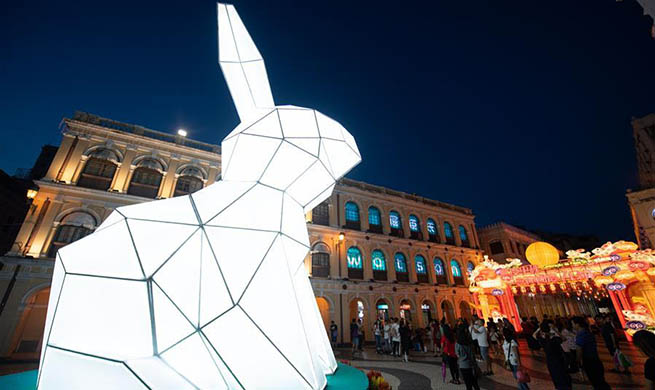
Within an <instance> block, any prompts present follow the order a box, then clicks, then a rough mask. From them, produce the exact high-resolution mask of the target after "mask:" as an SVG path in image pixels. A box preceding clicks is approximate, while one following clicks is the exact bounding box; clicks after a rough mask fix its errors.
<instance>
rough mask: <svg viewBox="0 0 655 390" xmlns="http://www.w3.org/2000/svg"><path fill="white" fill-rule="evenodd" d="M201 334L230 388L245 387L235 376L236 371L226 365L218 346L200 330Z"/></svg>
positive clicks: (236, 389) (237, 389) (235, 389)
mask: <svg viewBox="0 0 655 390" xmlns="http://www.w3.org/2000/svg"><path fill="white" fill-rule="evenodd" d="M199 335H200V339H201V340H202V342H203V343H204V344H205V346H206V347H207V351H208V352H209V355H210V356H211V357H212V360H213V361H214V364H215V365H216V368H217V369H218V372H219V374H221V377H222V378H223V380H224V381H225V383H226V384H227V387H228V389H234V390H239V389H243V386H241V383H240V382H239V380H238V379H237V377H236V376H235V375H236V373H234V372H233V371H231V370H230V368H229V367H228V366H226V365H225V362H224V361H223V358H222V357H221V356H220V355H218V354H217V353H216V347H214V346H213V345H212V344H211V343H210V342H209V340H207V338H206V337H205V335H204V334H203V333H202V332H200V333H199ZM242 375H243V374H242Z"/></svg>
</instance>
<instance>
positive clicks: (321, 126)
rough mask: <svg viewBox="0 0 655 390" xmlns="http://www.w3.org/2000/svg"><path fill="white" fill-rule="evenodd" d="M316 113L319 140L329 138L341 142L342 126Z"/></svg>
mask: <svg viewBox="0 0 655 390" xmlns="http://www.w3.org/2000/svg"><path fill="white" fill-rule="evenodd" d="M315 112H316V122H317V123H318V132H319V134H320V135H321V138H331V139H334V140H338V141H343V140H344V139H343V131H342V130H343V126H341V124H340V123H339V122H337V121H335V120H334V119H332V118H330V117H328V116H325V115H323V114H321V113H320V112H318V111H315Z"/></svg>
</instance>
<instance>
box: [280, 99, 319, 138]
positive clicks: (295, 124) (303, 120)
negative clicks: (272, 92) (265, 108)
mask: <svg viewBox="0 0 655 390" xmlns="http://www.w3.org/2000/svg"><path fill="white" fill-rule="evenodd" d="M277 111H278V114H279V115H280V122H281V123H282V133H284V137H285V138H286V137H316V138H317V137H319V134H318V127H316V117H315V116H314V110H310V109H308V108H302V107H295V106H281V107H278V110H277Z"/></svg>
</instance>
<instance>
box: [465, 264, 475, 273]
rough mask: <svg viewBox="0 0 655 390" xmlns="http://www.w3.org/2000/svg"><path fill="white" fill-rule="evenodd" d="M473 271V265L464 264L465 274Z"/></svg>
mask: <svg viewBox="0 0 655 390" xmlns="http://www.w3.org/2000/svg"><path fill="white" fill-rule="evenodd" d="M474 269H475V265H473V263H472V262H470V261H469V262H468V264H466V272H468V273H469V274H470V273H471V272H473V270H474Z"/></svg>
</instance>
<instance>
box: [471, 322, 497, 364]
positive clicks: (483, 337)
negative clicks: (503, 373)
mask: <svg viewBox="0 0 655 390" xmlns="http://www.w3.org/2000/svg"><path fill="white" fill-rule="evenodd" d="M471 337H472V338H473V340H475V341H477V343H478V347H480V356H481V357H482V362H483V363H484V371H483V372H482V374H483V375H493V374H494V373H493V371H492V370H491V359H490V358H489V339H488V335H487V328H485V327H484V320H482V319H477V320H476V321H475V322H474V323H473V326H472V327H471Z"/></svg>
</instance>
